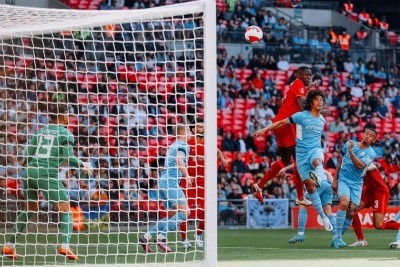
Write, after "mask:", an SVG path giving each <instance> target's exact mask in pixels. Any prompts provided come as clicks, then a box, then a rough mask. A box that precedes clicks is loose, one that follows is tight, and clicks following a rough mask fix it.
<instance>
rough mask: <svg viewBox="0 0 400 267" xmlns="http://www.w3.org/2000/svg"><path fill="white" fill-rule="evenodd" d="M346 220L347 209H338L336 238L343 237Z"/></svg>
mask: <svg viewBox="0 0 400 267" xmlns="http://www.w3.org/2000/svg"><path fill="white" fill-rule="evenodd" d="M345 220H346V211H345V210H341V209H338V211H337V213H336V235H335V237H336V238H339V237H342V230H343V225H344V221H345Z"/></svg>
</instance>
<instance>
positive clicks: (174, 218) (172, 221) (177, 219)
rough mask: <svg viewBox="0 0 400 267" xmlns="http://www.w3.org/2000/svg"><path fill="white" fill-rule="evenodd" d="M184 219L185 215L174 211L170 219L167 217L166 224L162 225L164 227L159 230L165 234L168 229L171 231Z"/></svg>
mask: <svg viewBox="0 0 400 267" xmlns="http://www.w3.org/2000/svg"><path fill="white" fill-rule="evenodd" d="M184 220H186V216H185V215H184V214H183V213H182V212H178V213H176V214H175V215H174V216H172V217H171V219H169V220H168V221H167V224H166V226H165V227H164V229H161V230H160V232H161V234H162V235H164V236H167V233H168V232H169V231H173V230H175V229H176V228H178V226H179V225H180V224H181V223H182V222H183V221H184Z"/></svg>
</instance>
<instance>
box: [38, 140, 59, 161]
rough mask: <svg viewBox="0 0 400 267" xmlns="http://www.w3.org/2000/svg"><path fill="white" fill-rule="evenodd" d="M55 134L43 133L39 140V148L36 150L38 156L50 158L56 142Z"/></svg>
mask: <svg viewBox="0 0 400 267" xmlns="http://www.w3.org/2000/svg"><path fill="white" fill-rule="evenodd" d="M54 137H55V136H53V135H41V136H39V140H38V148H37V150H36V157H38V158H45V159H48V158H50V152H51V149H52V148H53V144H54ZM43 151H45V152H43Z"/></svg>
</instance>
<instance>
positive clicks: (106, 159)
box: [0, 1, 400, 222]
mask: <svg viewBox="0 0 400 267" xmlns="http://www.w3.org/2000/svg"><path fill="white" fill-rule="evenodd" d="M123 2H124V1H113V3H114V5H112V3H111V2H110V1H103V2H102V3H101V5H100V9H112V8H113V7H116V8H121V7H123V6H125V7H128V8H145V7H150V6H153V5H158V4H163V3H164V2H162V1H157V2H156V1H125V2H124V3H123ZM121 3H122V6H119V5H121ZM128 3H133V5H132V6H128ZM219 3H220V2H219ZM222 3H224V4H225V5H220V6H222V7H221V8H220V12H219V14H218V25H217V29H218V31H219V36H221V38H222V39H221V41H233V40H232V38H233V37H232V36H227V35H226V36H225V37H224V33H227V32H228V31H230V29H229V27H232V29H234V31H237V30H238V29H239V28H240V27H243V28H244V26H245V25H246V24H247V25H248V24H249V23H250V24H258V25H260V26H261V27H263V30H264V33H265V40H264V41H265V43H266V44H268V43H269V44H276V46H274V45H272V46H269V45H268V46H267V50H266V51H265V52H266V53H262V54H261V55H258V54H257V53H254V54H253V56H252V58H251V59H246V58H243V56H241V55H237V56H230V57H229V58H228V57H227V54H228V53H227V51H226V49H225V47H224V46H223V45H220V46H219V49H218V56H217V66H218V74H217V105H218V109H219V114H222V115H224V116H226V115H227V114H231V115H232V114H235V117H234V118H235V120H232V121H234V122H235V123H237V126H240V128H236V130H234V129H235V128H234V127H233V125H232V121H231V125H224V126H221V125H220V127H219V129H218V133H219V146H220V148H221V149H222V151H223V153H224V154H225V155H226V156H227V157H229V159H231V163H230V164H229V167H227V168H224V167H222V166H219V168H218V200H219V201H220V205H219V210H220V214H221V220H222V221H223V222H228V221H229V220H231V219H232V218H235V220H236V221H237V222H242V221H243V220H244V216H243V215H244V208H243V202H242V201H232V200H235V199H243V198H246V197H248V196H250V195H251V192H250V188H249V185H250V184H251V182H253V181H255V180H257V179H260V178H261V177H262V175H263V172H264V171H265V170H267V169H268V168H269V166H270V164H271V162H273V161H274V160H276V159H277V158H278V155H277V144H276V140H275V138H274V136H273V135H269V136H267V137H266V139H265V140H254V139H253V138H252V136H251V135H252V133H254V132H255V131H256V130H258V129H261V128H262V127H265V126H267V125H269V124H271V123H272V119H273V118H274V116H275V114H276V113H277V111H278V109H279V106H280V103H281V101H282V98H283V97H284V90H285V89H286V88H287V85H288V84H290V83H291V82H292V81H293V80H294V79H295V77H296V72H295V70H296V68H297V67H296V66H293V65H292V64H290V62H291V57H292V56H293V53H291V52H289V51H296V53H295V54H304V50H303V48H304V45H306V43H305V39H304V37H303V36H302V34H303V33H302V32H297V33H295V34H293V35H290V31H289V29H290V25H289V24H288V22H287V21H285V19H283V18H277V17H275V16H274V15H273V14H272V13H271V12H270V11H268V10H265V9H261V8H260V7H259V6H257V4H258V3H259V2H258V1H227V2H226V3H225V2H224V1H222ZM220 4H221V3H220ZM224 12H229V13H231V14H232V20H231V19H229V20H227V19H226V18H225V17H224ZM168 23H172V22H166V25H162V28H163V29H164V31H163V32H164V34H160V35H157V34H155V36H150V35H146V37H145V38H146V40H150V42H146V44H145V45H143V46H137V47H135V50H134V51H135V52H129V53H128V52H127V53H120V52H119V51H133V49H132V47H131V46H132V42H125V43H124V42H117V44H116V46H114V45H113V42H108V44H109V45H108V46H107V45H106V46H105V47H104V50H101V49H100V48H99V47H96V49H99V51H97V54H96V55H95V56H94V55H93V54H91V52H88V51H86V50H85V48H88V47H90V48H94V47H95V43H96V42H99V41H101V40H109V41H115V40H116V41H121V40H126V41H129V40H138V39H139V40H141V38H143V37H142V36H140V35H141V34H142V33H144V34H146V32H147V33H148V32H150V31H145V30H146V27H153V26H154V25H150V24H148V25H145V28H144V29H143V28H141V26H142V25H138V24H129V25H125V24H124V25H121V27H119V26H118V25H117V26H116V28H112V31H111V32H108V33H107V32H105V31H98V32H96V33H90V34H84V33H82V32H79V33H74V35H71V36H68V35H63V36H61V35H60V36H58V37H59V38H60V39H59V40H62V43H61V44H60V43H57V42H55V43H50V42H45V41H43V43H41V44H35V46H32V45H31V46H29V45H27V46H26V48H25V49H27V50H26V51H24V53H25V54H34V55H35V58H36V59H35V60H31V61H29V60H25V62H24V65H23V67H21V66H20V67H19V68H18V67H16V65H17V66H18V63H19V60H20V57H19V55H17V56H14V55H13V51H11V48H10V47H7V46H6V45H5V46H3V50H2V57H1V61H2V63H3V65H4V66H6V67H5V68H4V73H2V75H1V78H0V88H1V91H0V132H1V136H0V138H1V139H0V144H2V145H1V146H0V155H2V156H1V157H0V181H1V185H2V187H3V188H7V190H8V193H10V194H13V195H14V196H16V197H22V196H21V195H20V191H19V189H20V187H18V186H21V185H19V183H18V179H19V178H20V177H22V176H23V174H24V160H25V159H24V156H23V155H24V150H25V147H26V142H27V141H28V140H29V138H30V137H31V136H32V134H33V133H34V132H36V130H37V129H38V128H39V127H40V126H41V125H43V124H46V123H48V122H49V121H48V117H47V112H48V110H47V102H51V101H65V102H68V103H69V109H70V114H73V115H71V116H70V125H69V128H70V130H71V131H72V132H73V133H74V135H75V136H76V139H77V148H76V151H75V152H76V154H77V155H78V156H79V157H81V158H83V159H85V158H86V159H90V160H91V161H92V163H93V165H94V166H96V171H95V175H94V176H93V177H91V178H90V179H86V178H85V177H81V174H80V173H79V172H78V171H77V170H74V169H72V170H68V168H66V166H63V167H62V168H61V169H60V179H61V180H62V181H63V182H64V183H65V185H66V186H67V188H69V189H70V190H69V192H70V197H71V199H72V200H73V201H74V202H76V203H78V204H80V205H83V206H84V205H86V206H91V207H94V206H100V205H103V206H104V205H110V206H111V207H110V208H111V209H112V210H114V211H119V210H135V211H137V210H140V209H141V208H144V207H143V206H141V205H142V204H143V203H148V200H150V201H152V202H157V193H156V192H157V183H156V179H157V177H158V175H159V172H160V170H161V168H162V166H163V162H164V156H165V153H166V146H167V145H168V144H169V143H170V142H171V141H172V139H173V137H172V127H171V126H172V125H174V124H175V123H176V122H178V121H182V120H186V119H187V118H184V117H182V116H180V115H179V114H185V113H188V114H194V113H195V112H202V108H203V107H202V105H201V104H199V103H201V102H202V99H201V93H202V89H201V88H202V86H203V80H204V77H203V73H202V72H201V71H197V70H199V69H202V64H203V61H202V57H203V55H202V53H201V52H200V51H201V47H202V43H198V40H199V39H196V40H197V41H193V39H190V38H185V40H186V42H188V43H187V45H186V48H187V51H188V53H186V54H183V53H182V54H174V53H173V52H171V51H168V49H167V47H168V42H169V41H170V40H172V39H173V38H178V39H183V38H184V37H188V36H190V35H188V34H190V31H185V30H184V29H185V28H190V29H192V28H193V25H201V20H199V19H195V20H191V19H186V18H183V19H181V20H178V21H175V23H178V24H179V23H180V25H183V26H182V27H180V28H179V27H178V29H179V30H177V31H176V32H174V31H173V30H172V25H168ZM158 26H159V27H160V29H161V25H158ZM156 27H157V25H156ZM156 29H157V28H156ZM165 29H168V30H167V31H165ZM160 32H161V31H160ZM72 36H73V37H72ZM241 36H242V35H241ZM224 38H226V39H224ZM26 41H27V42H29V41H32V40H26ZM162 41H163V42H162ZM52 45H53V46H56V47H54V48H58V49H54V50H51V49H48V50H44V49H42V48H43V47H50V48H51V47H52ZM59 45H62V47H69V48H70V49H71V51H73V52H68V51H67V52H65V51H64V50H62V49H60V46H59ZM308 45H309V47H311V48H314V49H316V51H317V50H318V51H319V52H318V53H317V54H315V55H316V56H317V57H318V58H319V59H320V60H319V61H320V62H321V63H323V64H312V65H311V68H312V72H313V80H318V81H319V83H320V87H321V89H323V90H325V91H326V92H327V93H328V98H327V103H326V105H327V106H328V107H329V108H330V109H331V111H332V115H331V116H329V117H327V121H328V124H327V128H326V132H325V135H324V136H323V140H324V141H323V144H322V145H323V146H324V148H325V152H326V168H328V169H334V167H335V166H336V164H337V157H338V153H339V151H340V149H341V147H342V145H343V144H344V143H345V142H346V141H347V140H349V139H356V138H358V137H359V135H360V132H361V131H362V130H363V128H364V127H367V126H371V125H375V126H376V127H377V129H378V131H379V141H378V142H377V143H376V144H375V145H374V148H375V150H376V151H377V154H378V156H379V159H378V166H379V168H380V170H381V173H382V175H383V177H384V178H385V181H386V182H387V184H388V186H389V187H390V189H391V199H392V200H397V201H400V183H399V182H398V181H399V180H398V178H399V174H400V149H399V145H400V137H399V131H400V90H399V88H400V77H399V70H398V69H397V68H395V67H392V68H389V69H385V68H384V67H382V66H380V64H379V63H378V62H377V59H376V57H375V56H371V57H369V58H365V57H360V58H358V57H354V55H353V54H352V53H351V52H350V53H348V54H347V55H345V54H343V53H341V54H336V53H334V52H332V45H331V44H330V42H329V38H328V36H327V37H322V36H318V35H315V36H314V37H313V38H312V39H311V40H309V42H308ZM29 47H31V48H29ZM32 47H35V49H32ZM269 49H270V50H269ZM28 50H29V51H28ZM53 51H58V52H56V53H59V52H60V51H61V53H60V54H57V55H56V54H54V52H53ZM63 51H64V52H63ZM146 51H147V53H146ZM149 51H155V52H149ZM93 58H98V59H100V60H99V62H98V63H97V64H93V63H88V64H86V63H85V62H86V61H85V59H93ZM106 59H107V60H106ZM184 61H186V63H185V64H184V63H183V62H184ZM101 62H103V63H101ZM38 67H39V68H38ZM31 70H35V71H31ZM282 70H284V71H282ZM129 73H130V74H129ZM133 73H142V74H143V73H145V74H144V75H145V76H146V78H144V80H145V81H147V80H149V77H153V76H152V73H153V74H154V75H156V73H165V77H163V78H164V79H166V80H168V81H169V83H170V84H173V86H172V87H168V88H167V87H166V88H156V87H155V85H154V86H150V85H148V84H146V83H144V82H141V81H143V80H141V77H140V76H139V75H135V74H133ZM142 78H143V77H142ZM153 78H154V79H158V78H159V77H153ZM83 80H85V81H86V82H84V81H83ZM88 81H89V82H88ZM238 103H240V105H243V103H250V104H249V105H247V104H246V106H244V108H243V106H241V108H239V104H238ZM239 111H240V113H239ZM233 112H235V113H233ZM239 117H240V119H236V118H239ZM237 129H239V130H237ZM165 136H167V138H165ZM168 137H169V138H168ZM260 142H261V143H262V144H263V145H261V146H260ZM104 192H108V193H106V194H104ZM263 195H264V196H265V198H288V199H290V200H293V199H294V198H295V197H296V190H294V184H293V182H292V180H291V175H290V173H287V174H285V173H282V174H280V175H279V176H278V177H276V178H274V179H273V180H272V181H271V182H270V183H269V184H268V185H267V186H266V187H265V188H264V190H263ZM146 201H147V202H146ZM42 203H43V205H47V203H46V202H42ZM146 205H148V204H146ZM146 208H149V207H148V206H146ZM157 208H158V206H155V209H157ZM232 212H233V214H235V215H236V216H234V217H233V216H232Z"/></svg>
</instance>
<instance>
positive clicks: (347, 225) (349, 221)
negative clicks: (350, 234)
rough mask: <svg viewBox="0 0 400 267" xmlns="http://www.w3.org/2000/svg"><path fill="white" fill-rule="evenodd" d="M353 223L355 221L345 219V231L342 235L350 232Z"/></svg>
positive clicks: (343, 230)
mask: <svg viewBox="0 0 400 267" xmlns="http://www.w3.org/2000/svg"><path fill="white" fill-rule="evenodd" d="M352 223H353V219H351V220H349V219H347V218H346V219H345V220H344V224H343V229H342V235H344V234H345V233H346V232H347V230H349V228H350V226H351V224H352Z"/></svg>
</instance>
